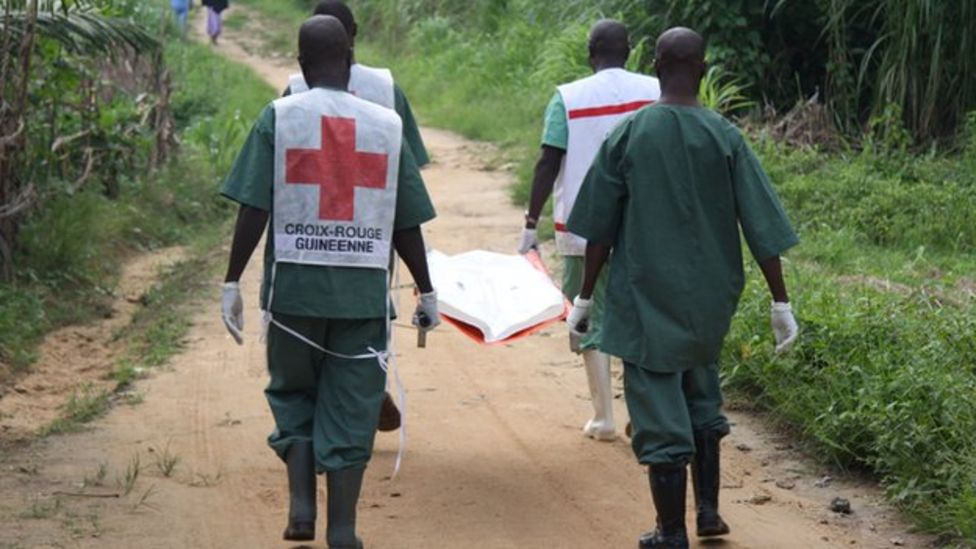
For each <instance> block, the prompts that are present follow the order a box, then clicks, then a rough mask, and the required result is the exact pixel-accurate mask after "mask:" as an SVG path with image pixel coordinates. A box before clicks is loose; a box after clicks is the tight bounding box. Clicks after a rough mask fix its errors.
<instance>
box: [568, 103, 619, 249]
mask: <svg viewBox="0 0 976 549" xmlns="http://www.w3.org/2000/svg"><path fill="white" fill-rule="evenodd" d="M630 125H631V122H630V120H629V119H628V120H627V121H626V122H624V123H622V124H620V125H619V126H617V128H616V129H615V130H613V132H611V133H610V135H609V136H608V137H607V139H606V141H604V142H603V145H601V146H600V150H599V151H597V153H596V158H594V159H593V165H592V166H590V171H589V172H587V173H586V178H584V179H583V185H582V187H580V192H579V195H577V197H576V203H575V204H574V205H573V211H572V212H571V213H570V214H569V220H568V221H567V222H566V228H567V229H568V230H569V232H571V233H573V234H576V235H579V236H581V237H583V238H585V239H586V240H587V241H588V242H596V243H600V244H610V245H612V244H614V243H615V242H616V241H617V233H618V232H619V230H620V224H621V222H622V220H623V215H624V208H625V207H626V203H627V197H628V195H629V192H628V190H627V181H626V177H625V167H624V165H623V159H624V155H623V153H624V151H625V150H626V147H627V140H628V139H629V136H630Z"/></svg>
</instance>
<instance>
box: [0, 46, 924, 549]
mask: <svg viewBox="0 0 976 549" xmlns="http://www.w3.org/2000/svg"><path fill="white" fill-rule="evenodd" d="M229 38H230V39H231V40H225V41H224V42H223V43H222V45H221V46H220V50H221V51H223V52H225V53H226V54H227V55H228V56H230V57H231V58H234V59H237V60H239V61H241V62H244V63H248V64H250V65H251V66H253V67H255V69H256V70H258V72H259V73H260V74H262V75H263V76H264V77H265V78H267V79H269V81H270V82H272V83H273V84H274V85H275V86H276V87H279V86H281V85H282V83H284V82H285V81H286V76H287V74H288V72H289V71H290V70H292V68H291V67H282V66H277V65H274V64H270V63H266V62H263V61H262V60H261V59H258V58H256V57H252V56H251V55H250V54H248V53H247V52H246V51H245V50H244V49H243V48H240V47H238V46H237V45H236V44H235V43H234V42H233V39H234V36H230V37H229ZM424 137H425V139H426V142H427V145H428V147H429V148H430V150H431V151H432V153H433V158H434V163H433V165H432V166H431V167H429V168H428V169H427V170H426V171H425V173H424V177H425V179H426V181H427V183H428V186H429V188H430V191H431V194H432V196H433V198H434V201H435V204H436V205H437V208H438V211H439V214H440V215H439V217H438V219H437V220H436V221H435V222H433V223H432V224H430V225H429V226H428V227H426V235H427V238H428V240H429V242H430V243H431V244H432V245H433V246H434V247H436V248H437V249H440V250H442V251H444V252H447V253H456V252H462V251H466V250H470V249H474V248H485V249H488V250H494V251H501V252H510V251H511V249H512V248H513V247H514V245H515V242H516V237H517V236H518V224H519V220H520V219H521V215H520V211H519V210H518V209H517V208H515V207H514V206H512V205H511V203H510V201H509V199H508V196H507V194H506V189H507V187H508V185H509V183H510V179H511V175H510V174H509V173H506V172H488V171H483V170H482V169H481V168H482V166H484V165H485V160H486V158H488V157H489V156H490V155H491V154H492V153H491V148H490V147H488V146H486V145H484V144H477V143H473V142H470V141H467V140H464V139H462V138H459V137H458V136H456V135H453V134H451V133H448V132H444V131H440V130H433V129H425V131H424ZM259 277H260V261H257V260H252V262H251V265H250V266H249V268H248V271H247V272H246V274H245V278H244V280H243V285H244V292H245V305H246V307H247V311H246V344H245V345H244V346H243V347H240V346H237V345H235V344H234V342H233V341H232V340H231V339H230V337H229V336H227V335H226V333H225V330H224V327H223V325H222V323H221V321H220V305H219V295H218V292H217V290H216V288H217V287H218V282H219V281H218V280H216V279H215V280H213V283H214V288H215V290H214V293H213V299H212V300H211V301H210V302H209V303H207V304H206V306H205V307H204V308H203V310H201V311H200V312H199V314H198V315H197V316H196V317H195V318H194V324H195V327H194V328H193V329H192V332H191V334H190V344H189V345H188V348H187V350H186V352H185V353H184V354H182V355H181V356H179V357H177V358H175V359H174V360H173V361H172V371H171V372H167V373H161V374H159V375H157V376H156V377H154V378H152V379H149V380H146V381H143V382H140V384H139V389H140V391H141V392H142V393H144V394H145V401H144V403H143V404H141V405H139V406H134V407H128V406H127V407H119V408H116V409H115V410H114V411H113V412H112V413H111V414H110V415H109V416H107V417H106V418H105V419H103V420H101V421H99V422H98V423H97V424H96V425H95V427H94V428H93V429H92V430H91V431H89V432H85V433H79V434H75V435H67V436H58V437H50V438H47V439H44V440H41V441H38V442H36V443H33V444H31V445H28V446H25V447H20V448H16V449H13V450H9V451H8V452H7V454H5V455H3V456H0V459H2V462H0V467H2V471H3V472H2V475H0V494H2V496H0V547H3V546H10V547H89V546H91V547H119V548H122V547H174V548H175V547H200V548H212V547H254V548H267V547H287V546H288V545H286V544H285V543H284V542H282V541H281V539H280V533H281V529H282V527H283V526H284V523H285V517H286V514H287V494H286V484H285V475H284V469H283V467H282V465H281V463H280V462H278V461H277V459H276V458H275V457H274V456H273V454H272V453H271V451H270V450H268V449H267V447H266V446H265V444H264V439H265V437H266V435H267V434H268V433H269V432H270V430H271V428H272V421H271V417H270V415H269V413H268V409H267V406H266V404H265V402H264V400H263V397H262V392H261V391H262V389H263V386H264V384H265V382H266V376H265V366H264V348H263V345H262V344H261V342H260V341H259V337H260V327H259V313H258V310H257V295H256V294H257V288H258V283H259ZM401 297H402V299H403V300H404V302H405V303H408V302H409V301H407V300H409V299H410V297H409V296H408V295H407V294H406V292H405V293H404V295H403V296H401ZM396 336H397V341H398V342H399V344H400V345H399V346H398V349H397V350H398V356H399V360H398V362H399V364H400V368H401V372H402V375H403V377H404V380H405V383H406V387H407V391H408V404H409V406H408V408H407V412H406V421H407V426H408V429H409V441H408V444H409V450H408V453H407V455H406V461H405V463H404V469H403V471H402V473H401V475H400V476H399V478H397V479H396V480H391V479H390V478H389V475H390V473H391V471H392V468H393V461H394V458H395V456H396V452H397V437H396V436H395V435H389V434H384V435H380V436H378V438H377V443H376V452H375V455H374V459H373V462H372V464H371V466H370V468H369V470H368V474H367V481H366V486H365V488H364V493H363V497H362V500H361V502H360V507H359V509H360V531H361V534H362V536H363V537H364V539H365V541H366V543H367V545H368V546H370V547H390V548H393V547H396V548H421V547H423V548H430V547H449V548H453V547H479V548H480V547H484V548H510V547H511V548H514V547H567V548H606V547H635V546H636V539H637V536H638V535H639V534H640V533H641V532H642V531H644V530H645V529H647V528H648V527H649V526H650V525H651V524H652V522H653V518H654V513H653V511H652V509H651V506H650V497H649V494H648V490H647V482H646V477H645V474H644V471H643V469H642V468H641V467H639V466H638V465H637V464H636V462H635V461H634V459H633V456H632V454H631V452H630V449H629V446H628V443H627V441H626V439H621V440H618V441H616V442H613V443H598V442H593V441H590V440H587V439H585V438H583V437H582V436H581V433H580V427H581V425H582V424H583V422H584V421H585V419H586V418H587V417H588V414H589V412H590V406H589V402H588V399H587V389H586V381H585V375H584V373H583V370H582V367H581V365H580V361H579V360H577V359H576V358H575V357H574V356H573V355H571V354H570V353H569V352H568V351H567V341H566V335H565V333H564V331H563V330H562V329H560V328H553V329H551V330H550V331H549V332H547V333H543V334H541V335H539V336H535V337H532V338H530V339H527V340H523V341H521V342H519V343H517V344H514V345H510V346H504V347H497V348H490V349H488V348H484V347H478V346H476V345H475V344H474V343H472V342H470V341H469V340H468V339H466V338H465V337H463V336H462V335H460V334H459V333H457V332H456V331H453V330H452V329H451V328H449V327H446V326H444V327H441V328H440V329H438V331H436V332H435V333H433V334H432V335H431V336H430V337H429V339H428V348H427V349H425V350H420V349H416V348H415V347H414V346H413V345H412V343H413V342H414V340H415V339H414V338H415V335H414V333H413V331H412V330H409V329H406V328H398V329H397V333H396ZM618 392H619V387H618ZM615 412H616V414H617V417H618V421H619V422H620V426H621V427H622V425H623V422H624V421H625V420H626V410H625V408H624V406H623V402H622V400H621V399H618V400H617V402H616V410H615ZM732 417H733V420H734V421H735V427H734V431H733V434H732V435H731V436H730V437H729V438H727V439H726V442H725V444H724V452H725V453H724V467H725V468H724V471H723V485H724V486H725V489H724V490H723V492H722V506H723V515H724V516H725V518H726V520H727V521H728V522H729V523H730V524H731V526H732V529H733V534H732V535H731V536H730V537H729V538H728V539H727V540H726V541H725V542H718V543H710V544H707V546H712V545H718V546H722V547H729V548H740V547H742V548H745V547H750V548H784V547H788V548H793V547H795V548H810V547H852V546H853V547H889V546H892V545H893V542H892V539H893V538H895V539H897V541H898V542H900V543H902V544H904V545H905V546H909V547H921V546H924V545H925V543H926V540H923V539H922V538H918V537H914V536H912V535H911V534H909V533H907V531H906V528H905V527H904V525H903V524H901V523H899V522H898V521H897V519H895V518H893V517H894V513H893V512H891V511H890V510H889V509H888V508H886V507H885V506H883V505H882V504H881V503H880V498H879V495H878V492H877V490H876V489H874V488H873V487H871V486H869V485H867V484H857V483H854V482H851V481H841V480H833V481H830V480H829V479H825V478H824V476H825V475H826V474H827V473H826V472H825V470H824V469H823V468H822V467H819V466H815V465H811V464H810V463H809V462H807V461H804V460H803V459H802V458H800V457H798V454H797V453H796V452H795V451H794V450H793V449H792V447H791V446H790V445H789V443H788V440H787V439H785V438H782V437H779V436H777V435H775V434H771V433H770V432H768V431H766V430H764V429H763V427H762V423H761V422H760V421H759V420H757V419H756V418H754V417H751V416H749V415H745V414H741V413H733V414H732ZM136 460H138V467H135V466H134V465H135V463H136ZM174 460H178V461H177V463H176V464H175V468H173V469H172V470H171V471H169V473H170V474H169V476H167V475H166V474H165V473H166V472H167V471H166V470H167V469H168V465H169V464H171V463H172V462H173V461H174ZM127 469H128V470H129V471H133V470H136V469H138V470H139V471H140V474H139V475H138V478H135V479H132V476H133V475H132V474H131V473H130V474H128V475H127V474H126V471H127ZM323 484H324V483H323V482H320V493H319V498H320V509H322V508H324V493H323V490H324V488H323V487H322V485H323ZM836 496H840V497H844V498H848V499H849V500H850V501H851V503H852V505H853V508H854V513H853V514H852V515H839V514H835V513H832V512H830V511H829V510H828V504H829V502H830V500H831V499H832V498H833V497H836ZM689 520H693V519H692V515H691V513H690V512H689ZM689 524H693V522H689ZM319 528H320V532H323V531H324V521H322V520H320V521H319ZM322 538H323V534H322V533H320V535H319V539H320V541H319V542H317V544H315V545H313V546H315V547H323V546H324V544H323V543H322V541H321V540H322ZM695 546H699V545H695ZM702 546H706V545H702Z"/></svg>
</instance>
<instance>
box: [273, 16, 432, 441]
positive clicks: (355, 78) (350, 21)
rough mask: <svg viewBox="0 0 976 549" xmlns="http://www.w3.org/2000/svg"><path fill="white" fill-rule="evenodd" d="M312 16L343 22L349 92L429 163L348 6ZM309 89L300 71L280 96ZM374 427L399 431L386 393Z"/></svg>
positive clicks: (404, 106)
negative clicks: (359, 51) (396, 121)
mask: <svg viewBox="0 0 976 549" xmlns="http://www.w3.org/2000/svg"><path fill="white" fill-rule="evenodd" d="M312 15H331V16H333V17H335V18H336V19H338V20H339V21H340V22H341V23H342V26H343V27H345V29H346V34H347V35H348V36H349V41H350V47H351V48H352V49H353V60H352V67H351V69H350V73H349V92H350V93H352V94H353V95H355V96H356V97H359V98H360V99H365V100H366V101H369V102H371V103H376V104H377V105H380V106H381V107H386V108H388V109H393V110H394V111H396V113H397V114H398V115H399V116H400V120H401V121H402V122H403V142H404V144H405V145H406V146H407V147H408V148H409V149H410V152H412V153H413V157H414V160H416V162H417V166H418V167H419V168H423V167H424V166H426V165H427V164H429V163H430V157H429V156H428V154H427V148H426V147H425V146H424V140H423V138H422V137H421V136H420V128H419V127H418V126H417V120H416V119H415V118H414V116H413V110H412V109H411V108H410V102H409V101H408V100H407V96H406V94H404V93H403V90H401V89H400V86H397V84H396V82H394V81H393V74H392V73H391V72H390V70H389V69H383V68H374V67H368V66H366V65H363V64H362V63H358V62H356V57H355V55H356V54H355V43H356V35H357V33H358V32H359V26H358V25H357V24H356V18H355V16H354V15H353V13H352V10H351V9H349V6H347V5H346V3H345V2H343V0H321V1H320V2H319V3H318V4H316V5H315V11H314V12H313V13H312ZM308 89H309V88H308V83H306V82H305V76H304V75H303V74H302V73H300V72H299V73H295V74H293V75H291V76H290V77H289V78H288V87H287V88H286V89H285V92H284V94H283V95H284V96H288V95H291V94H293V93H302V92H306V91H308ZM377 428H378V429H379V430H380V431H395V430H397V429H399V428H400V411H399V410H397V407H396V404H395V403H394V402H393V398H392V397H391V396H390V394H389V393H386V395H385V396H384V399H383V406H382V408H381V409H380V422H379V424H378V425H377Z"/></svg>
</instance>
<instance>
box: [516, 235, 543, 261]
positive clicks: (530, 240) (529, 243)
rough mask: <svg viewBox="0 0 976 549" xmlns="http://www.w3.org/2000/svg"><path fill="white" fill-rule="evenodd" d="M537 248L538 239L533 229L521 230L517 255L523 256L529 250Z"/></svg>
mask: <svg viewBox="0 0 976 549" xmlns="http://www.w3.org/2000/svg"><path fill="white" fill-rule="evenodd" d="M538 248H539V239H538V238H537V237H536V230H535V229H522V241H521V242H519V248H518V253H520V254H522V255H525V254H527V253H529V250H532V249H538Z"/></svg>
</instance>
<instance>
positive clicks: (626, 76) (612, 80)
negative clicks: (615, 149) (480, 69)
mask: <svg viewBox="0 0 976 549" xmlns="http://www.w3.org/2000/svg"><path fill="white" fill-rule="evenodd" d="M559 94H560V95H561V96H562V99H563V103H564V104H565V106H566V118H567V127H568V128H569V141H568V143H567V146H566V156H565V157H564V158H563V165H562V167H561V169H560V171H559V176H558V177H557V178H556V185H555V188H554V190H553V219H554V221H555V223H556V249H557V250H558V251H559V253H560V254H562V255H583V254H584V253H585V252H586V241H585V240H584V239H582V238H580V237H579V236H576V235H574V234H572V233H569V232H567V231H566V220H567V219H569V214H570V212H572V211H573V204H575V203H576V196H577V195H578V194H579V191H580V187H581V186H582V184H583V178H585V177H586V172H588V171H589V169H590V165H591V164H592V163H593V159H594V158H595V157H596V153H597V151H599V149H600V145H602V144H603V141H604V139H606V137H607V135H608V134H609V133H610V131H611V130H613V128H614V127H615V126H616V125H617V123H619V122H620V120H621V119H623V118H624V117H626V116H627V115H628V114H630V113H632V112H634V111H636V110H637V109H639V108H641V107H643V106H644V105H647V104H650V103H653V102H654V101H657V99H658V98H659V97H660V96H661V88H660V86H659V85H658V81H657V78H653V77H650V76H645V75H643V74H637V73H633V72H629V71H626V70H624V69H604V70H602V71H600V72H598V73H596V74H594V75H592V76H589V77H587V78H583V79H581V80H577V81H575V82H570V83H569V84H564V85H562V86H559Z"/></svg>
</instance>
